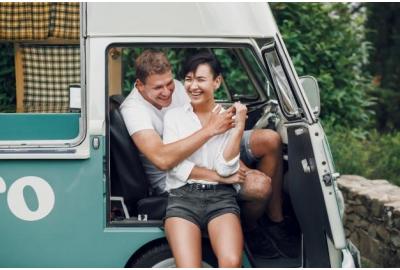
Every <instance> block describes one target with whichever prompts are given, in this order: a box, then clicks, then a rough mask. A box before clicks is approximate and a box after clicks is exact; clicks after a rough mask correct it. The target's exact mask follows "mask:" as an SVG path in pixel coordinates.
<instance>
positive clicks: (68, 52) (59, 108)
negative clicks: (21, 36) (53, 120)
mask: <svg viewBox="0 0 400 270" xmlns="http://www.w3.org/2000/svg"><path fill="white" fill-rule="evenodd" d="M21 49H22V58H23V69H24V88H25V89H24V111H25V112H46V113H63V112H68V111H69V86H70V85H74V84H75V85H76V84H77V85H79V84H80V54H79V46H78V45H76V46H75V45H68V46H64V45H63V46H60V45H22V46H21Z"/></svg>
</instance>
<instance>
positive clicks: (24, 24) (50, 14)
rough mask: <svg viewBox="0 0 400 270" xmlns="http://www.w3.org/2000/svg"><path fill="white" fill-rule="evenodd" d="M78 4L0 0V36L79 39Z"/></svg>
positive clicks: (8, 38)
mask: <svg viewBox="0 0 400 270" xmlns="http://www.w3.org/2000/svg"><path fill="white" fill-rule="evenodd" d="M79 18H80V17H79V3H54V2H53V3H40V2H28V3H26V2H13V3H6V2H1V3H0V39H2V40H45V39H47V38H49V37H54V38H60V39H75V40H77V39H79Z"/></svg>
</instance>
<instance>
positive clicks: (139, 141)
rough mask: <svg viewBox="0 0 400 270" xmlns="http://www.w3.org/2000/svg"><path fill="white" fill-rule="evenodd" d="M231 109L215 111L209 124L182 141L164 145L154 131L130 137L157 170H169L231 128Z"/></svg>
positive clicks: (137, 133) (144, 131)
mask: <svg viewBox="0 0 400 270" xmlns="http://www.w3.org/2000/svg"><path fill="white" fill-rule="evenodd" d="M232 116H233V108H229V109H228V110H226V111H225V112H223V113H219V110H216V111H215V112H213V113H212V116H211V118H210V120H209V122H208V123H207V124H206V125H205V126H204V127H203V128H202V129H200V130H199V131H197V132H195V133H194V134H192V135H190V136H189V137H187V138H184V139H182V140H179V141H176V142H173V143H168V144H164V143H163V141H162V140H161V138H160V136H159V135H158V134H157V133H156V132H155V131H154V130H142V131H139V132H136V133H134V134H133V135H132V136H131V137H132V140H133V141H134V143H135V144H136V146H137V147H138V148H139V150H140V152H142V153H143V154H144V155H145V156H146V157H147V158H148V159H149V160H150V161H151V162H152V163H153V164H154V165H155V166H156V167H157V168H159V169H160V170H163V171H165V170H169V169H171V168H173V167H175V166H176V165H178V164H179V163H180V162H182V161H183V160H184V159H186V158H187V157H189V156H190V155H191V154H193V153H194V152H195V151H196V150H197V149H199V148H200V147H201V146H202V145H203V144H204V143H205V142H207V141H208V140H209V139H210V138H211V137H213V136H215V135H217V134H221V133H224V132H225V131H227V130H228V129H230V128H232V126H233V120H232Z"/></svg>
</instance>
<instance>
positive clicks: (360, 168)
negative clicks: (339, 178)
mask: <svg viewBox="0 0 400 270" xmlns="http://www.w3.org/2000/svg"><path fill="white" fill-rule="evenodd" d="M324 127H325V131H326V133H327V136H328V139H329V143H330V146H331V150H332V155H333V158H334V160H335V165H336V169H337V171H339V172H340V173H342V174H357V175H362V176H364V177H366V178H369V179H378V178H379V179H382V178H384V179H387V180H388V181H390V182H392V183H394V184H396V185H399V186H400V132H397V133H388V134H380V133H379V132H378V131H376V130H372V131H370V132H368V133H367V132H365V131H363V130H361V129H347V128H343V127H340V126H332V125H331V124H326V125H324Z"/></svg>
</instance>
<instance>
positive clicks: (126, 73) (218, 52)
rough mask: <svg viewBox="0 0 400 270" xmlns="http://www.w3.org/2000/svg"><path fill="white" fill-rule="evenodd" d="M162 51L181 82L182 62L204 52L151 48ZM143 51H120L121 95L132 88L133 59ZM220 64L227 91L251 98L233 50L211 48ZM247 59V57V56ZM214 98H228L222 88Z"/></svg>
mask: <svg viewBox="0 0 400 270" xmlns="http://www.w3.org/2000/svg"><path fill="white" fill-rule="evenodd" d="M153 49H159V50H162V51H164V53H165V54H166V56H167V58H168V60H169V61H170V63H171V65H172V72H173V73H174V74H175V76H176V78H177V79H178V80H183V76H184V75H183V74H181V70H182V65H183V63H184V61H185V60H186V59H187V58H188V57H190V56H191V55H193V54H195V53H198V52H199V51H202V50H205V49H204V48H203V49H200V48H153ZM143 50H144V48H124V49H123V50H122V69H123V70H122V73H123V75H122V76H123V93H124V95H127V94H128V93H129V92H130V91H131V90H132V88H133V84H134V82H135V79H136V73H135V59H136V58H137V57H138V56H139V54H140V53H141V52H142V51H143ZM211 50H212V51H213V53H214V54H215V56H216V58H217V59H218V61H219V62H220V64H221V67H222V70H223V74H222V75H223V77H224V81H225V83H226V85H227V88H228V89H234V92H235V93H236V94H238V95H243V96H247V97H251V96H252V94H253V96H254V93H255V89H254V86H253V85H252V84H251V82H250V81H249V79H248V76H247V74H246V72H245V71H244V70H243V67H242V66H241V65H240V62H239V61H237V59H236V55H235V54H234V52H233V50H229V49H222V48H213V49H211ZM247 57H248V56H247ZM215 98H216V99H218V100H227V99H228V96H227V93H226V92H225V91H223V87H221V88H220V89H219V90H217V91H216V92H215Z"/></svg>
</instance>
